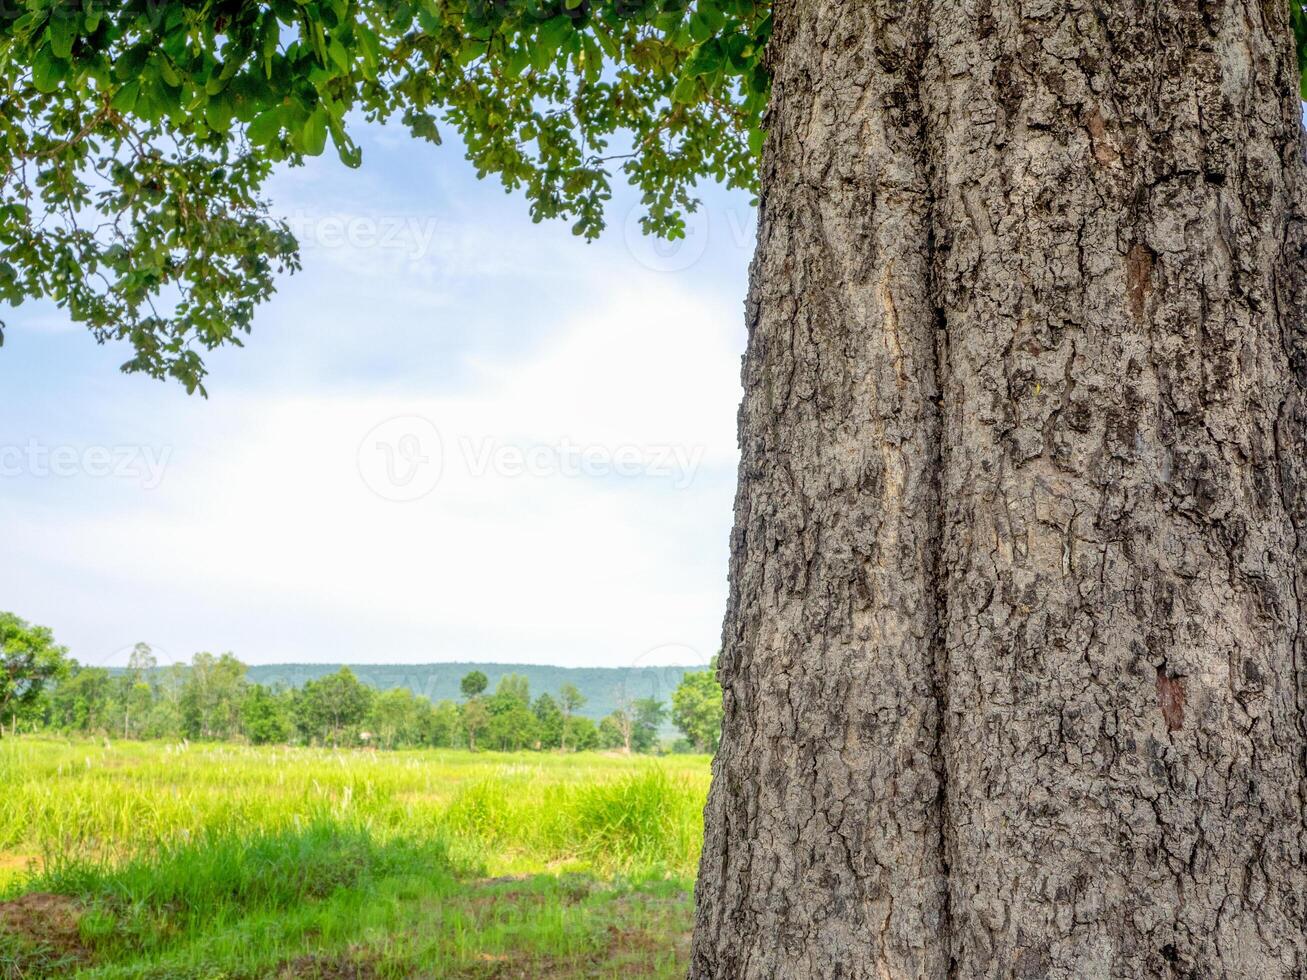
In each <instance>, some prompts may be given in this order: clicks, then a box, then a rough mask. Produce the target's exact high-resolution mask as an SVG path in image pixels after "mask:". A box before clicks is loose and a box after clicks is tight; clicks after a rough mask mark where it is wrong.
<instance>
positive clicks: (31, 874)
mask: <svg viewBox="0 0 1307 980" xmlns="http://www.w3.org/2000/svg"><path fill="white" fill-rule="evenodd" d="M707 783H708V765H707V760H706V759H705V758H702V757H675V758H673V759H666V760H650V759H642V758H625V757H616V756H613V757H610V756H604V755H595V754H582V755H570V756H562V755H541V754H539V753H531V754H509V755H498V754H492V753H477V754H470V753H466V752H441V751H420V752H397V753H373V752H333V751H321V750H310V749H284V748H278V749H254V748H244V747H233V746H227V745H224V746H163V745H156V744H142V743H116V744H114V745H112V746H106V745H102V744H98V743H92V742H85V741H80V742H77V741H74V742H68V741H61V740H53V739H38V738H22V739H17V740H13V739H11V740H6V741H3V742H0V876H4V877H0V900H3V904H0V977H4V978H9V977H13V978H26V977H43V976H76V977H82V978H91V977H95V978H109V977H114V978H118V977H123V978H125V977H159V978H164V977H167V978H174V977H178V978H181V977H195V978H219V977H223V978H236V977H300V976H303V977H312V976H321V977H428V976H430V977H518V976H521V977H578V978H579V977H610V976H611V977H619V976H620V977H664V976H665V977H672V976H680V975H683V973H684V970H685V954H686V936H687V933H688V929H689V917H690V902H689V888H690V881H691V878H692V875H693V873H694V866H695V862H696V860H697V855H698V848H699V840H700V836H701V833H702V822H701V810H702V805H703V799H704V796H705V794H706V791H707Z"/></svg>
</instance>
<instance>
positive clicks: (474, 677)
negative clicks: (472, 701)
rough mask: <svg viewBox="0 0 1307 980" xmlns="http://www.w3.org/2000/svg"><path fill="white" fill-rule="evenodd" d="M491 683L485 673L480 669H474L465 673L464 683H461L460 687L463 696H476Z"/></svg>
mask: <svg viewBox="0 0 1307 980" xmlns="http://www.w3.org/2000/svg"><path fill="white" fill-rule="evenodd" d="M489 683H490V682H489V681H488V680H486V675H485V674H483V673H481V671H479V670H473V671H469V672H468V673H467V674H466V675H464V677H463V681H462V683H460V684H459V688H460V689H461V690H462V692H463V697H465V698H474V697H477V696H478V695H479V694H482V693H483V692H484V691H485V689H486V686H487V685H488V684H489Z"/></svg>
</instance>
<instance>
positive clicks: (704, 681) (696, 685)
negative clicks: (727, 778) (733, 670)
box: [672, 659, 722, 752]
mask: <svg viewBox="0 0 1307 980" xmlns="http://www.w3.org/2000/svg"><path fill="white" fill-rule="evenodd" d="M672 723H673V724H674V725H676V727H677V728H678V729H680V730H681V733H682V734H683V735H684V736H685V737H686V738H687V739H689V740H690V743H691V744H692V745H693V746H694V749H695V751H696V752H716V751H717V745H718V742H720V741H721V734H722V686H721V684H719V683H718V682H717V661H716V659H714V660H713V664H712V668H711V669H710V670H696V671H690V672H689V673H687V674H686V675H685V676H684V677H682V678H681V683H680V684H678V685H677V687H676V690H675V691H673V692H672Z"/></svg>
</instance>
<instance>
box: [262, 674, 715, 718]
mask: <svg viewBox="0 0 1307 980" xmlns="http://www.w3.org/2000/svg"><path fill="white" fill-rule="evenodd" d="M342 666H347V667H349V669H350V671H351V672H352V673H353V674H354V676H355V677H357V678H358V679H359V681H361V682H362V683H364V684H366V685H368V686H369V687H374V688H376V689H377V690H379V691H387V690H390V689H392V688H397V687H406V688H408V689H409V690H410V691H412V692H413V693H414V694H418V695H421V696H422V697H425V698H427V699H429V700H430V701H431V702H432V703H435V702H438V701H443V700H450V701H458V700H460V699H461V698H462V694H460V692H459V682H460V681H461V680H462V678H463V677H464V676H465V675H466V674H467V673H468V672H469V671H473V670H479V671H481V672H482V673H483V674H485V675H486V678H487V679H488V680H489V682H490V683H489V687H490V690H494V689H495V687H496V686H497V685H498V684H499V680H500V678H501V677H504V676H505V675H508V674H517V675H518V676H521V677H525V678H526V679H527V682H528V683H529V684H530V686H531V690H532V691H557V690H558V689H559V688H561V687H562V686H563V685H564V684H571V685H573V686H574V687H576V689H577V690H578V691H580V692H581V694H582V695H583V696H584V697H585V699H586V701H585V704H584V705H583V706H582V707H581V708H580V709H579V710H578V711H577V714H578V715H581V716H583V717H586V718H590V719H592V720H593V721H596V722H597V721H599V720H600V719H601V718H603V717H604V716H606V715H610V714H612V713H613V712H614V711H616V710H618V708H619V702H620V701H621V700H622V698H626V699H627V700H628V701H635V700H638V699H640V698H655V699H657V700H658V701H664V702H666V701H669V700H670V699H671V696H672V692H673V691H675V690H676V687H677V685H679V684H680V683H681V678H682V677H684V676H685V674H686V672H687V671H692V670H702V669H703V665H697V666H696V665H688V666H682V667H554V666H547V665H540V664H477V663H441V664H262V665H253V666H251V667H250V668H249V671H248V673H247V675H246V676H247V677H248V678H249V680H250V681H251V682H252V683H255V684H262V685H263V686H264V687H275V686H278V685H280V686H283V687H303V686H304V684H305V683H306V682H307V681H312V680H317V679H318V678H319V677H325V676H327V675H328V674H334V673H336V672H337V671H338V670H340V668H341V667H342ZM663 729H664V733H665V734H666V733H670V732H672V731H673V728H672V725H671V722H670V721H666V722H664V725H663Z"/></svg>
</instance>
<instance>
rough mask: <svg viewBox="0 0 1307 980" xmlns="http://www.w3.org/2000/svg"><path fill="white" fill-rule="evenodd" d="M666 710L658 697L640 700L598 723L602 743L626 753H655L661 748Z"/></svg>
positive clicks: (604, 746) (604, 745) (605, 746)
mask: <svg viewBox="0 0 1307 980" xmlns="http://www.w3.org/2000/svg"><path fill="white" fill-rule="evenodd" d="M666 717H667V708H666V706H665V705H663V703H662V702H661V701H659V700H658V699H656V698H637V699H636V700H635V701H632V702H630V703H629V704H626V705H625V706H623V707H621V708H618V709H617V710H616V711H614V712H613V713H612V714H611V715H608V716H607V717H605V718H604V719H603V720H602V721H600V723H599V733H598V734H599V744H600V746H602V747H603V748H606V749H622V750H623V751H625V752H652V751H654V750H655V749H656V748H657V747H658V726H659V725H661V724H662V723H663V719H664V718H666Z"/></svg>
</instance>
